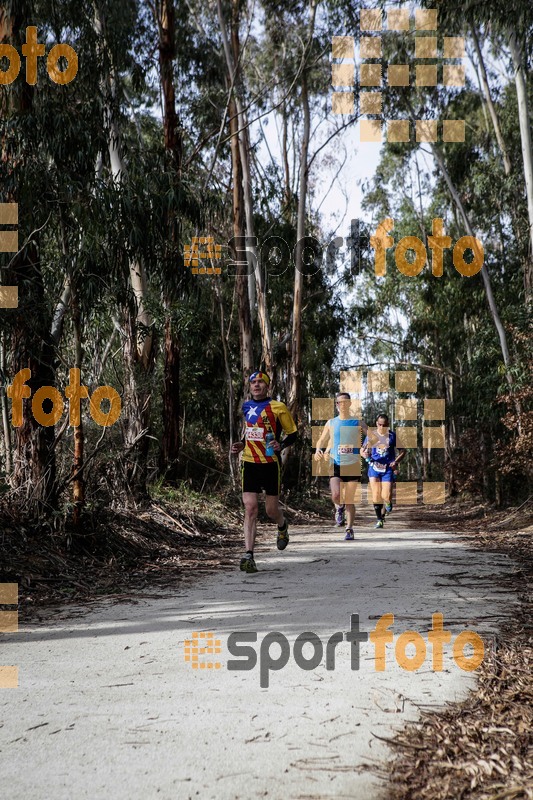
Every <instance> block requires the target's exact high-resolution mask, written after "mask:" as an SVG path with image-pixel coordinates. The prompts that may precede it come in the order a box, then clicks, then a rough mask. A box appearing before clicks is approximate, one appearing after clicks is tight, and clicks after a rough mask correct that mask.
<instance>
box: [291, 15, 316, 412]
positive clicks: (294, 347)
mask: <svg viewBox="0 0 533 800" xmlns="http://www.w3.org/2000/svg"><path fill="white" fill-rule="evenodd" d="M315 16H316V0H311V3H310V16H309V29H308V30H309V33H308V41H307V44H306V51H307V50H308V48H309V46H310V45H311V42H312V39H313V31H314V27H315ZM303 61H304V64H303V68H302V84H301V104H302V110H303V120H304V121H303V131H302V143H301V150H300V183H299V190H298V212H297V222H296V263H295V271H294V297H293V312H292V341H291V362H290V385H289V408H290V410H291V413H292V415H293V417H294V418H295V419H296V418H298V417H299V411H300V393H301V371H302V293H303V247H302V245H301V242H302V240H303V238H304V236H305V221H306V214H305V210H306V204H307V183H308V170H309V164H308V153H309V138H310V135H311V115H310V110H309V95H308V86H307V64H306V61H307V53H304V58H303Z"/></svg>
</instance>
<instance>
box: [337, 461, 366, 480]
mask: <svg viewBox="0 0 533 800" xmlns="http://www.w3.org/2000/svg"><path fill="white" fill-rule="evenodd" d="M350 466H355V465H350ZM343 471H344V472H348V471H349V467H348V466H346V467H344V470H343ZM330 478H340V479H341V481H342V482H343V483H348V482H349V481H359V483H361V476H360V475H341V466H340V464H335V462H333V474H331V469H330Z"/></svg>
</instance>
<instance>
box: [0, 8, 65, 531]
mask: <svg viewBox="0 0 533 800" xmlns="http://www.w3.org/2000/svg"><path fill="white" fill-rule="evenodd" d="M33 21H34V20H33V8H32V6H31V4H28V3H22V2H21V3H18V4H14V5H13V13H12V14H11V15H9V16H8V14H7V12H6V9H5V8H1V9H0V41H7V42H8V43H9V44H11V45H13V46H14V47H15V48H16V49H17V50H18V51H19V52H20V51H21V47H22V44H23V43H24V40H25V31H26V27H27V25H31V24H33ZM33 96H34V88H33V86H30V85H29V84H28V83H27V82H26V81H25V80H23V78H22V76H21V78H19V84H18V88H17V91H16V92H15V91H12V92H6V91H4V92H3V93H2V106H1V108H0V112H1V113H3V114H4V115H5V116H8V115H9V116H11V117H13V118H15V119H16V117H17V116H19V115H21V116H25V117H26V118H29V117H30V115H31V112H32V106H33ZM6 147H8V145H6V143H5V142H4V144H3V147H2V154H1V157H2V161H3V162H4V163H5V164H9V165H10V166H9V167H8V168H9V169H11V168H12V169H16V170H17V172H20V173H22V171H23V169H24V156H23V154H22V153H20V152H18V151H17V152H12V151H10V150H8V149H6ZM11 165H13V166H12V167H11ZM4 202H8V203H15V202H17V196H16V195H15V194H10V195H6V196H5V199H4ZM6 282H7V283H8V284H11V285H14V286H15V285H16V286H19V287H20V289H21V291H19V305H18V308H17V309H13V311H12V312H11V313H12V327H11V331H12V338H11V352H10V359H9V360H10V366H11V371H12V374H13V375H15V374H16V373H17V372H19V371H20V370H21V369H24V368H29V369H30V370H31V378H30V380H29V381H28V385H29V386H30V389H31V392H32V397H33V394H34V393H35V392H36V391H37V389H40V388H41V387H42V386H53V385H54V383H55V370H54V367H53V361H54V346H53V342H52V340H51V339H50V333H49V332H50V319H49V315H48V313H47V310H46V303H45V298H44V283H43V277H42V270H41V263H40V254H39V235H38V234H35V235H34V236H33V237H32V239H31V241H30V242H28V244H27V245H26V246H25V247H23V248H22V249H21V250H20V251H19V252H18V253H16V254H15V256H14V258H13V260H12V263H11V267H10V269H9V270H8V274H7V275H6ZM4 313H5V312H4ZM23 409H24V411H23V422H22V425H21V426H20V427H17V428H15V429H14V448H13V472H12V486H13V488H15V489H17V490H18V497H19V498H20V504H21V507H23V509H24V511H27V512H29V513H30V514H34V515H41V514H43V515H44V514H46V513H47V512H48V511H50V509H53V508H55V506H56V504H57V484H56V461H55V451H54V428H53V426H50V427H44V426H43V425H40V424H39V423H38V422H37V420H36V419H35V417H34V416H33V414H32V412H31V399H30V398H28V399H27V400H26V401H25V402H24V403H23Z"/></svg>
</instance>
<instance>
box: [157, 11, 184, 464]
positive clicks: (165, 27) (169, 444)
mask: <svg viewBox="0 0 533 800" xmlns="http://www.w3.org/2000/svg"><path fill="white" fill-rule="evenodd" d="M154 9H155V12H156V22H157V26H158V31H159V70H160V75H161V88H162V93H163V130H164V137H165V150H166V152H167V154H168V157H169V164H170V168H171V170H172V174H173V181H174V185H175V187H176V188H178V187H179V185H180V182H181V163H182V140H181V132H180V126H179V120H178V115H177V113H176V91H175V87H174V59H175V57H176V45H175V36H176V31H175V11H174V2H173V0H157V2H156V4H155V6H154ZM176 194H178V192H176ZM167 225H168V248H169V253H168V257H169V261H170V262H171V263H172V262H175V260H176V258H175V257H176V253H177V252H178V250H179V246H180V238H181V237H180V227H181V226H180V220H179V217H178V214H177V209H171V210H169V213H168V219H167ZM163 291H164V297H163V305H164V307H165V310H166V313H165V322H164V331H165V333H164V337H165V338H164V366H163V392H162V395H163V409H162V415H163V437H162V440H161V450H160V454H159V469H160V471H161V472H162V473H164V474H165V475H166V476H167V477H168V478H170V479H172V478H175V477H176V475H177V465H178V456H179V448H180V364H181V338H180V331H179V330H178V329H177V326H176V322H175V320H173V318H172V301H173V299H174V298H173V297H172V294H173V293H172V290H171V287H170V286H169V284H168V281H165V284H164V290H163Z"/></svg>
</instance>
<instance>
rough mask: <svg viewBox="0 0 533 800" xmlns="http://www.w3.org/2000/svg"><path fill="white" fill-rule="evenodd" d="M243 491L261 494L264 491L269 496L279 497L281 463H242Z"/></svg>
mask: <svg viewBox="0 0 533 800" xmlns="http://www.w3.org/2000/svg"><path fill="white" fill-rule="evenodd" d="M241 477H242V491H243V492H255V493H256V494H259V493H260V492H261V491H262V490H263V489H264V490H265V492H266V493H267V494H268V495H274V496H276V497H277V496H278V495H279V492H280V484H281V467H280V463H279V461H278V460H277V459H276V461H271V462H269V463H268V464H253V463H252V462H251V461H243V462H242V463H241Z"/></svg>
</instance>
